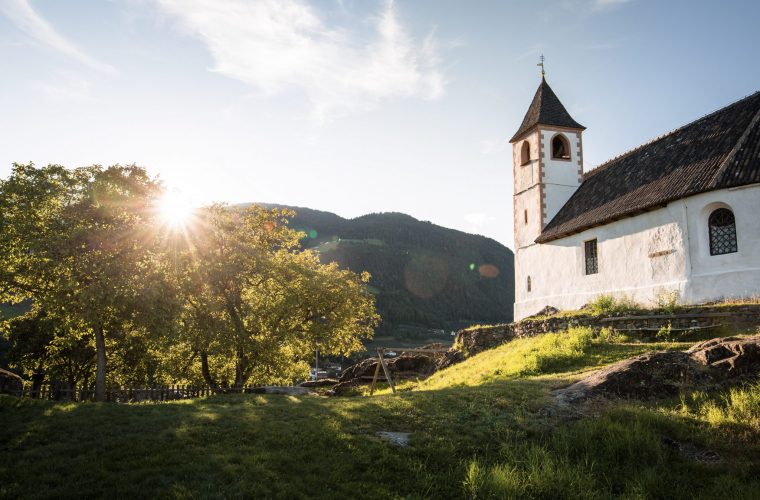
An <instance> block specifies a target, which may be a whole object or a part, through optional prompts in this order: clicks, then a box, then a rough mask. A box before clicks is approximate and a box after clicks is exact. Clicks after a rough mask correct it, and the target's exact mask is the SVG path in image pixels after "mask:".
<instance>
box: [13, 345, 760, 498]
mask: <svg viewBox="0 0 760 500" xmlns="http://www.w3.org/2000/svg"><path fill="white" fill-rule="evenodd" d="M662 347H673V346H672V345H667V346H665V345H661V344H638V345H636V344H627V343H621V342H619V341H618V340H617V339H604V340H601V341H600V340H595V339H592V338H591V336H590V335H589V334H588V332H586V331H583V330H576V331H573V332H570V333H566V334H563V335H559V336H554V337H553V336H551V335H549V336H544V337H538V338H534V339H528V340H524V341H518V342H515V343H512V344H508V345H505V346H502V347H499V348H498V349H494V350H491V351H487V352H484V353H482V354H479V355H477V356H473V357H471V358H469V359H467V360H466V361H465V362H463V363H461V364H459V365H455V366H453V367H451V368H449V369H447V370H445V371H442V372H440V373H439V374H437V375H436V376H434V377H433V378H431V379H430V380H428V381H425V382H423V383H421V384H418V385H414V384H410V385H408V386H406V387H405V389H406V390H405V391H403V392H401V393H399V394H398V395H396V396H391V395H380V396H375V397H372V398H368V397H355V398H321V397H313V396H312V397H308V396H304V397H288V396H260V395H242V396H217V397H210V398H206V399H200V400H192V401H181V402H172V403H163V404H134V405H113V404H56V403H47V402H36V401H29V400H24V401H19V400H17V399H13V398H10V397H0V422H2V425H0V442H2V443H4V446H2V447H0V497H8V498H9V497H30V496H38V497H51V498H52V497H62V496H63V497H71V496H77V497H92V496H105V495H109V496H115V497H127V496H139V497H145V496H157V497H170V498H225V497H251V496H257V497H287V498H307V497H317V498H336V497H337V498H339V497H350V498H400V497H411V498H430V497H433V498H507V497H514V496H517V497H526V498H609V497H611V496H624V497H627V498H695V497H704V498H715V497H721V498H752V497H753V496H754V497H755V498H756V494H757V492H758V491H760V482H758V478H757V475H756V471H757V470H758V467H760V387H754V388H749V389H746V390H744V391H734V393H727V394H724V395H720V394H717V395H703V394H702V395H700V394H696V395H693V396H692V395H685V396H684V398H683V400H682V401H679V400H673V401H661V402H658V403H650V404H618V405H615V406H613V407H610V408H606V409H605V408H601V407H600V408H599V409H598V413H599V415H598V416H595V417H589V418H579V417H582V416H581V415H571V417H572V418H569V416H568V415H563V414H562V412H561V411H558V410H557V408H556V407H554V406H553V405H552V399H551V393H550V390H551V389H552V388H553V387H557V386H560V385H563V384H567V383H568V382H569V381H571V380H575V379H576V378H577V377H578V376H579V372H582V371H584V370H589V369H592V368H595V367H597V366H599V365H600V364H606V363H608V362H611V361H614V360H617V359H621V358H625V357H628V356H630V355H631V354H634V353H637V352H641V351H643V350H650V349H659V348H662ZM378 431H401V432H409V433H411V436H410V437H411V441H410V445H409V446H408V447H406V448H399V447H396V446H395V445H393V444H389V443H387V442H385V441H383V440H382V439H380V438H379V437H378V436H377V435H376V433H377V432H378ZM673 440H675V441H678V442H679V443H684V447H691V448H693V449H696V450H702V449H709V450H712V451H715V452H717V453H718V455H719V456H720V461H718V462H716V463H711V464H706V463H701V462H698V461H695V460H693V459H692V458H689V457H688V456H686V455H684V454H683V453H680V452H679V451H677V450H676V449H674V447H673V446H672V442H673ZM669 443H671V444H669ZM687 445H688V446H687Z"/></svg>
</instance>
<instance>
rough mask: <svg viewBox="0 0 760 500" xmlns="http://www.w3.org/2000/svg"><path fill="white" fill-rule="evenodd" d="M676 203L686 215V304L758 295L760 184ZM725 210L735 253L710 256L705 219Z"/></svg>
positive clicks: (759, 293)
mask: <svg viewBox="0 0 760 500" xmlns="http://www.w3.org/2000/svg"><path fill="white" fill-rule="evenodd" d="M677 203H679V204H680V205H681V206H682V207H683V210H684V211H685V212H686V214H687V218H688V237H689V253H690V255H691V279H690V281H689V284H688V286H687V287H686V293H685V295H684V300H685V301H687V302H690V303H698V302H706V301H711V300H719V299H722V298H729V297H750V296H758V295H760V184H753V185H750V186H744V187H741V188H732V189H722V190H720V191H712V192H709V193H703V194H700V195H697V196H692V197H690V198H686V199H684V200H680V201H679V202H677ZM720 207H725V208H729V209H730V210H731V211H732V212H733V213H734V218H735V219H736V242H737V249H738V252H736V253H730V254H725V255H710V239H709V231H708V225H707V219H708V217H709V216H710V213H712V211H713V210H715V209H717V208H720Z"/></svg>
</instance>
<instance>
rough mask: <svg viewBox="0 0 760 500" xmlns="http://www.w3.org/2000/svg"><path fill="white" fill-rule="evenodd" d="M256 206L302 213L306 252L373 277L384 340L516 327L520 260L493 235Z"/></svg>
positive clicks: (412, 221) (398, 215) (381, 217)
mask: <svg viewBox="0 0 760 500" xmlns="http://www.w3.org/2000/svg"><path fill="white" fill-rule="evenodd" d="M253 204H256V205H259V206H263V207H267V208H280V209H289V210H293V211H294V212H296V216H295V217H294V218H293V219H292V220H291V222H290V224H291V227H293V228H294V229H297V230H299V231H302V232H303V233H304V234H305V237H304V239H303V240H302V245H303V247H304V248H310V249H314V250H315V251H317V252H318V253H319V255H320V259H321V260H322V261H323V262H332V261H335V262H337V263H338V264H339V265H340V266H341V267H343V268H348V269H351V270H352V271H354V272H361V271H368V272H370V274H371V275H372V279H371V280H370V290H372V292H373V293H374V294H375V296H376V298H377V308H378V311H379V312H380V314H381V316H382V318H383V322H382V324H381V326H380V327H379V329H378V332H377V333H378V335H386V336H391V337H396V338H398V337H404V336H409V335H412V336H414V335H415V333H414V332H413V330H415V329H417V330H418V332H417V333H416V335H418V336H420V335H423V334H422V333H421V332H423V331H425V330H427V331H433V330H435V331H441V332H442V331H443V330H454V329H458V328H461V327H464V326H468V325H470V324H474V323H483V322H489V323H494V322H509V321H511V320H512V306H513V303H514V255H513V253H512V251H511V250H510V249H509V248H507V247H506V246H504V245H502V244H501V243H499V242H497V241H495V240H493V239H491V238H488V237H487V236H483V235H477V234H470V233H466V232H464V231H460V230H457V229H450V228H446V227H444V226H439V225H437V224H434V223H432V222H430V221H420V220H418V219H416V218H414V217H412V216H410V215H408V214H404V213H402V212H376V213H369V214H365V215H361V216H358V217H354V218H344V217H341V216H339V215H337V214H334V213H332V212H327V211H322V210H315V209H311V208H308V207H298V206H292V205H284V204H276V203H253ZM410 332H412V333H410Z"/></svg>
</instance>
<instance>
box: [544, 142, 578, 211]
mask: <svg viewBox="0 0 760 500" xmlns="http://www.w3.org/2000/svg"><path fill="white" fill-rule="evenodd" d="M558 134H559V135H562V136H564V137H565V139H567V142H568V144H569V145H570V159H569V160H555V159H553V158H552V155H551V143H552V139H553V138H554V137H555V136H556V135H558ZM541 143H542V146H543V147H542V150H543V168H544V175H543V180H542V182H543V184H544V202H545V204H546V211H545V215H546V220H545V221H544V222H545V223H546V224H548V223H549V221H550V220H552V218H553V217H554V216H555V215H557V212H559V209H560V208H562V206H563V205H564V204H565V203H566V202H567V200H569V199H570V196H572V195H573V193H574V192H575V190H576V189H577V188H578V186H580V183H581V174H580V172H582V166H581V154H582V151H581V136H580V133H578V132H569V131H560V130H554V129H541Z"/></svg>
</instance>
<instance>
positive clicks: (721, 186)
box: [510, 77, 760, 320]
mask: <svg viewBox="0 0 760 500" xmlns="http://www.w3.org/2000/svg"><path fill="white" fill-rule="evenodd" d="M584 129H585V127H583V126H582V125H580V124H579V123H578V122H576V121H575V120H574V119H573V118H572V117H571V116H570V114H569V113H568V112H567V110H566V109H565V107H564V106H563V105H562V103H561V102H560V101H559V99H558V98H557V96H556V95H555V94H554V92H553V91H552V89H551V88H550V87H549V85H548V84H547V83H546V80H545V79H544V78H543V77H542V80H541V84H540V85H539V87H538V90H537V91H536V95H535V97H534V98H533V102H532V103H531V105H530V107H529V108H528V112H527V113H526V115H525V118H524V119H523V122H522V124H521V125H520V128H519V129H518V130H517V133H515V135H514V136H513V137H512V139H511V140H510V142H511V144H512V152H513V163H514V224H515V281H516V282H515V309H514V315H515V320H519V319H522V318H524V317H526V316H529V315H532V314H535V313H537V312H538V311H540V310H541V309H543V308H544V307H545V306H552V307H556V308H558V309H577V308H579V307H582V306H583V305H584V304H587V303H589V302H591V301H592V300H593V299H594V298H595V297H596V296H598V295H600V294H612V295H618V296H620V295H626V296H628V297H630V298H632V299H634V300H635V301H637V302H639V303H641V304H644V305H651V304H652V303H654V302H655V300H656V298H657V297H658V296H659V295H660V294H661V293H662V291H667V292H669V293H673V292H675V293H677V294H678V297H679V301H680V302H681V303H686V304H693V303H702V302H708V301H713V300H720V299H723V298H731V297H747V296H757V295H760V92H756V93H755V94H752V95H751V96H749V97H746V98H744V99H742V100H740V101H737V102H735V103H733V104H731V105H729V106H726V107H725V108H723V109H720V110H718V111H715V112H714V113H711V114H709V115H706V116H704V117H702V118H700V119H698V120H696V121H694V122H692V123H690V124H688V125H685V126H683V127H681V128H679V129H677V130H674V131H672V132H670V133H668V134H665V135H663V136H661V137H658V138H657V139H655V140H653V141H651V142H649V143H646V144H644V145H642V146H639V147H638V148H635V149H633V150H631V151H628V152H626V153H624V154H622V155H620V156H618V157H616V158H613V159H612V160H609V161H607V162H606V163H604V164H602V165H600V166H599V167H597V168H595V169H593V170H591V171H589V172H585V173H584V171H583V140H582V135H583V131H584Z"/></svg>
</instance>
